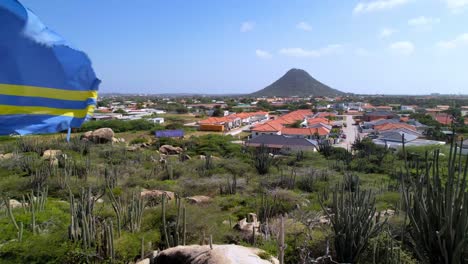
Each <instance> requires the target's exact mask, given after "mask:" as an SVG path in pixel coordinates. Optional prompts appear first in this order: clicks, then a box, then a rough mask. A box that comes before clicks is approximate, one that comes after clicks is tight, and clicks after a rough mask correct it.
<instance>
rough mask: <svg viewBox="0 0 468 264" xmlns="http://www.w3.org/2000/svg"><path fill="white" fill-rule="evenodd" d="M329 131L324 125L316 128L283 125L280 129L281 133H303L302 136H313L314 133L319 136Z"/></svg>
mask: <svg viewBox="0 0 468 264" xmlns="http://www.w3.org/2000/svg"><path fill="white" fill-rule="evenodd" d="M329 133H330V130H328V129H326V128H324V127H318V128H291V127H285V128H283V129H282V130H281V134H283V135H304V136H313V135H315V134H319V135H320V136H325V135H328V134H329Z"/></svg>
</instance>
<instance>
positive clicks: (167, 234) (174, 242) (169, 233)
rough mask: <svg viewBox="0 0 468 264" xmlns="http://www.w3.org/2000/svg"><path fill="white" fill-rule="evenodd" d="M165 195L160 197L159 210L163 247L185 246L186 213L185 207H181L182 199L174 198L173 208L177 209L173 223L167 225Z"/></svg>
mask: <svg viewBox="0 0 468 264" xmlns="http://www.w3.org/2000/svg"><path fill="white" fill-rule="evenodd" d="M167 202H168V201H167V195H166V194H165V193H164V194H163V195H162V201H161V210H162V214H161V217H162V229H163V230H162V231H163V232H162V233H163V237H164V238H163V241H164V246H165V247H166V248H170V247H176V246H179V245H185V243H186V239H187V212H186V209H185V206H182V199H181V198H180V197H179V196H178V195H176V196H175V207H176V209H177V214H176V219H175V223H173V225H169V223H168V222H167V210H166V207H167Z"/></svg>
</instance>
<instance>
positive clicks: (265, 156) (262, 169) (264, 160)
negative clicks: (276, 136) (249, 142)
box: [253, 145, 273, 175]
mask: <svg viewBox="0 0 468 264" xmlns="http://www.w3.org/2000/svg"><path fill="white" fill-rule="evenodd" d="M253 163H254V166H255V169H257V172H258V174H260V175H264V174H267V173H268V172H269V171H270V167H271V166H272V165H273V157H272V156H271V155H270V153H269V152H268V149H267V148H266V146H265V145H261V146H260V148H259V149H258V150H256V151H255V153H254V155H253Z"/></svg>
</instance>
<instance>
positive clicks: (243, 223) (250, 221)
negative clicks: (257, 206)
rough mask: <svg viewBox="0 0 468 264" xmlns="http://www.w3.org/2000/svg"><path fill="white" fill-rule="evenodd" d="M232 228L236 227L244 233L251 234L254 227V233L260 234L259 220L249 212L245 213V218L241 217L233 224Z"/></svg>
mask: <svg viewBox="0 0 468 264" xmlns="http://www.w3.org/2000/svg"><path fill="white" fill-rule="evenodd" d="M234 229H237V230H239V231H241V232H243V233H245V234H252V232H253V230H254V229H255V234H257V235H259V234H260V232H259V231H260V221H258V220H257V215H256V214H254V213H250V214H248V215H247V218H244V219H241V220H240V221H239V222H237V224H236V225H235V226H234Z"/></svg>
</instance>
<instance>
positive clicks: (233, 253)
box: [155, 245, 279, 264]
mask: <svg viewBox="0 0 468 264" xmlns="http://www.w3.org/2000/svg"><path fill="white" fill-rule="evenodd" d="M259 255H263V256H264V255H266V254H265V252H264V251H263V250H260V249H258V248H248V247H243V246H238V245H213V249H210V246H199V245H192V246H178V247H174V248H169V249H166V250H164V251H161V252H160V253H159V254H158V256H157V257H156V259H155V262H156V263H158V264H174V263H184V264H272V263H274V264H276V263H279V261H278V260H277V259H276V258H273V257H270V259H269V260H266V259H262V258H260V257H259Z"/></svg>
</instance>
